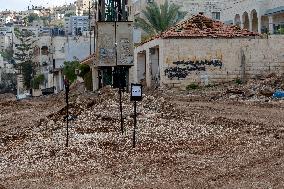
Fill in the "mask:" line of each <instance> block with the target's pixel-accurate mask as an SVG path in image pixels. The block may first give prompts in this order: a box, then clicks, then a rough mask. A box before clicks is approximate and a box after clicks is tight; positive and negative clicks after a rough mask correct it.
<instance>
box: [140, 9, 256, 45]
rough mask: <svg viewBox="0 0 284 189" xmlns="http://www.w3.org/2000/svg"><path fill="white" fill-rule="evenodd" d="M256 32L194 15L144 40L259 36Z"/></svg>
mask: <svg viewBox="0 0 284 189" xmlns="http://www.w3.org/2000/svg"><path fill="white" fill-rule="evenodd" d="M259 35H260V34H258V33H256V32H251V31H249V30H247V29H241V28H240V27H239V26H237V25H226V24H224V23H223V22H220V21H216V20H213V19H211V18H208V17H206V16H204V15H195V16H193V17H192V18H190V19H188V20H185V21H182V22H180V23H178V24H177V25H175V26H173V27H171V28H170V29H168V30H167V31H165V32H163V33H161V34H159V35H156V36H154V37H152V38H151V39H149V40H148V41H146V42H149V41H151V40H154V39H157V38H162V39H167V38H237V37H251V36H259ZM144 43H145V42H144Z"/></svg>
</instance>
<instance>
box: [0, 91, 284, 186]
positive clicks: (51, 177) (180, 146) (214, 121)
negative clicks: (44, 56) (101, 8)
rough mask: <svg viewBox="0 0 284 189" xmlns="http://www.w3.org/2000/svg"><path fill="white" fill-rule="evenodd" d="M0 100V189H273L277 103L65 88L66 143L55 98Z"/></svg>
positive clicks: (283, 141) (282, 144)
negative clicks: (136, 98) (70, 118)
mask: <svg viewBox="0 0 284 189" xmlns="http://www.w3.org/2000/svg"><path fill="white" fill-rule="evenodd" d="M63 96H64V95H62V94H61V96H60V95H59V96H50V97H41V98H37V99H32V100H25V101H20V102H16V101H8V102H7V101H3V100H2V101H1V103H0V112H1V115H0V154H1V156H0V188H7V189H8V188H283V187H284V116H283V115H284V101H281V100H280V101H268V102H265V101H248V100H243V101H240V100H235V99H225V100H222V99H219V100H212V98H211V97H210V95H208V96H207V97H206V96H205V97H204V96H202V95H201V96H198V95H175V93H171V94H166V93H162V92H160V93H152V94H148V95H146V96H145V97H144V99H143V102H142V103H139V106H138V111H139V117H138V130H137V146H136V148H135V149H133V148H132V127H133V121H132V113H131V112H132V109H133V107H132V104H131V103H130V102H129V96H128V95H126V94H125V95H124V106H123V108H124V116H125V121H124V123H125V125H124V126H125V131H126V132H125V133H124V134H123V135H122V134H121V133H120V122H119V107H118V103H117V99H118V96H117V93H116V92H115V91H106V92H102V95H100V96H95V95H91V94H89V95H84V94H74V95H73V96H71V101H72V103H71V107H72V108H71V113H73V114H74V115H75V114H76V115H77V116H78V118H77V119H76V120H75V121H74V122H72V123H71V128H70V146H69V147H68V148H66V147H65V139H66V138H65V136H66V135H65V133H66V129H65V123H64V121H63V116H64V112H65V109H64V106H65V104H64V99H63Z"/></svg>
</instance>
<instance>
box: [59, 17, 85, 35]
mask: <svg viewBox="0 0 284 189" xmlns="http://www.w3.org/2000/svg"><path fill="white" fill-rule="evenodd" d="M64 21H65V33H66V34H68V35H82V34H83V32H85V31H89V17H88V16H71V17H66V18H65V20H64Z"/></svg>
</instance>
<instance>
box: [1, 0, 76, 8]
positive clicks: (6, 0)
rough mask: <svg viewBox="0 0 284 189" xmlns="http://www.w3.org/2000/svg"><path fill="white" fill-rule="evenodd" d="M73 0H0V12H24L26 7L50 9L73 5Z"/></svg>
mask: <svg viewBox="0 0 284 189" xmlns="http://www.w3.org/2000/svg"><path fill="white" fill-rule="evenodd" d="M74 1H75V0H0V10H1V11H2V10H6V9H8V10H17V11H19V10H26V9H27V7H28V6H30V7H31V5H34V6H44V7H52V6H56V5H64V4H65V3H67V4H69V3H73V2H74Z"/></svg>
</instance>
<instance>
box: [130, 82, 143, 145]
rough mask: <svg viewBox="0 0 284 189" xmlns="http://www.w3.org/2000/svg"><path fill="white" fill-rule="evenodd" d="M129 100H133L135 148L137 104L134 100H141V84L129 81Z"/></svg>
mask: <svg viewBox="0 0 284 189" xmlns="http://www.w3.org/2000/svg"><path fill="white" fill-rule="evenodd" d="M130 100H131V101H134V116H133V120H134V128H133V148H135V145H136V138H135V134H136V125H137V112H136V108H137V104H136V102H137V101H142V85H141V84H134V83H131V96H130Z"/></svg>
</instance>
